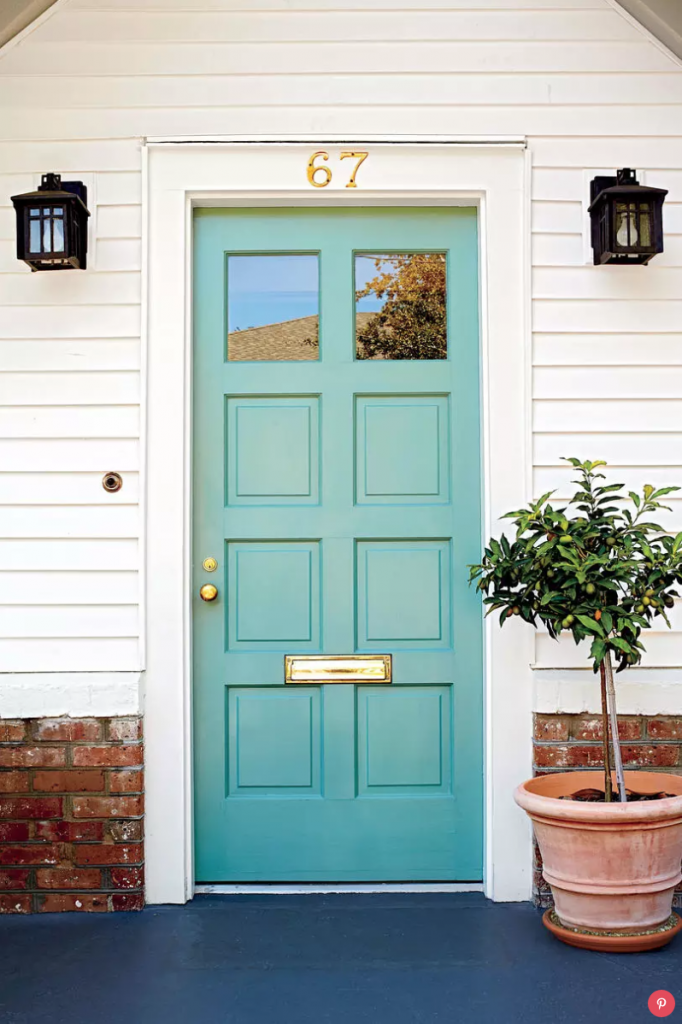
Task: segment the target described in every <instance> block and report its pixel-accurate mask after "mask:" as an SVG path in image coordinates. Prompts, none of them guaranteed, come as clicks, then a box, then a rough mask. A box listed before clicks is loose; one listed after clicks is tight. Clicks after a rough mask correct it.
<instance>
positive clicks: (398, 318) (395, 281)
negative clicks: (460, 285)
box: [355, 252, 448, 359]
mask: <svg viewBox="0 0 682 1024" xmlns="http://www.w3.org/2000/svg"><path fill="white" fill-rule="evenodd" d="M445 267H446V260H445V253H442V252H436V253H423V252H417V253H358V254H357V255H356V256H355V355H356V358H357V359H446V358H447V354H448V338H447V316H446V293H445Z"/></svg>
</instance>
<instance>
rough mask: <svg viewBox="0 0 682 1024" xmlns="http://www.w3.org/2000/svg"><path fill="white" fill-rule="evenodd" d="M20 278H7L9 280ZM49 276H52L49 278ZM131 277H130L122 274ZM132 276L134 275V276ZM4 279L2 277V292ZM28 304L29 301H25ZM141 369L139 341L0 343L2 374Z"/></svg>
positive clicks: (81, 339) (85, 340)
mask: <svg viewBox="0 0 682 1024" xmlns="http://www.w3.org/2000/svg"><path fill="white" fill-rule="evenodd" d="M10 276H14V277H16V276H17V275H9V274H8V275H7V277H10ZM45 276H46V277H49V275H48V274H46V275H45ZM121 276H125V277H127V276H128V275H127V274H126V275H121ZM130 276H132V275H130ZM3 283H4V277H3V275H2V274H0V290H2V287H3ZM24 301H25V299H24ZM37 366H39V367H40V368H41V371H42V372H46V371H48V370H67V371H73V370H78V371H82V370H139V368H140V339H139V338H107V339H106V340H102V339H101V338H96V339H94V338H78V339H77V340H72V339H63V338H60V339H59V340H58V341H45V340H43V341H27V340H26V339H25V338H22V339H21V340H19V341H17V340H12V341H7V340H4V341H0V372H4V371H7V372H19V371H22V370H23V371H26V370H33V369H35V368H36V367H37Z"/></svg>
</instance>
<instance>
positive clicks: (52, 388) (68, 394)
mask: <svg viewBox="0 0 682 1024" xmlns="http://www.w3.org/2000/svg"><path fill="white" fill-rule="evenodd" d="M139 400H140V375H139V373H137V372H136V371H135V372H131V373H120V372H114V371H113V370H112V371H109V372H106V373H104V372H102V373H86V372H80V373H64V372H59V371H56V370H55V371H51V372H50V373H38V372H35V373H3V375H2V377H0V406H4V405H15V406H16V405H39V404H40V403H41V402H44V403H45V405H51V406H56V405H68V406H74V405H89V406H92V405H99V404H102V405H136V404H137V403H138V402H139Z"/></svg>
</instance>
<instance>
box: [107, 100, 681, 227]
mask: <svg viewBox="0 0 682 1024" xmlns="http://www.w3.org/2000/svg"><path fill="white" fill-rule="evenodd" d="M680 110H681V111H682V107H681V108H680ZM141 234H142V212H141V207H140V206H123V205H118V206H102V207H101V208H100V210H99V212H98V215H97V237H98V238H139V237H140V235H141Z"/></svg>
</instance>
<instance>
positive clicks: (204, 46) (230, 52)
mask: <svg viewBox="0 0 682 1024" xmlns="http://www.w3.org/2000/svg"><path fill="white" fill-rule="evenodd" d="M349 20H350V21H351V22H352V21H353V20H354V19H352V18H351V19H349ZM401 20H402V19H397V21H396V22H394V24H398V23H399V22H400V21H401ZM268 21H269V18H261V22H260V23H261V26H265V25H267V23H268ZM348 31H349V33H350V31H351V30H350V29H349V30H348ZM399 31H400V30H399V29H398V28H395V29H394V33H395V35H397V34H398V33H399ZM328 32H329V35H331V32H332V30H331V29H329V30H328ZM266 35H267V36H268V37H269V38H268V39H267V41H264V42H262V43H256V42H242V43H234V42H232V41H224V42H219V43H216V42H205V43H163V42H159V41H157V42H155V43H147V44H145V45H143V46H141V45H133V46H131V45H129V44H126V43H123V42H121V43H118V44H117V43H115V42H114V43H103V42H101V41H100V42H97V43H89V44H87V45H84V44H82V43H60V44H56V43H41V42H39V41H37V40H35V39H34V40H33V41H32V43H31V45H30V46H24V47H14V48H13V49H12V50H10V51H9V52H8V53H7V54H6V56H5V58H4V60H3V65H4V67H3V70H4V71H5V72H6V73H7V74H10V75H22V74H23V75H36V74H43V75H59V74H60V73H61V72H63V71H64V70H65V69H67V70H69V71H71V70H72V69H73V67H74V66H75V65H74V62H75V61H77V62H78V64H79V65H80V67H81V70H82V72H83V74H86V75H96V74H106V75H124V74H126V72H127V73H128V74H131V75H146V74H156V75H172V74H176V75H190V74H193V73H197V72H198V73H201V74H208V75H215V74H221V73H222V74H225V73H231V74H239V73H241V74H244V73H252V72H253V69H254V67H257V66H259V63H262V65H263V66H264V67H267V68H268V70H269V71H270V72H271V73H279V74H287V73H290V72H291V73H298V74H301V73H311V74H312V73H317V74H321V73H326V74H343V73H344V72H348V71H349V70H353V71H356V72H364V73H366V74H367V73H379V72H389V73H390V72H393V73H395V71H396V69H398V70H399V71H402V72H408V73H412V72H414V73H425V72H429V73H447V72H449V71H450V70H454V69H456V70H458V71H459V72H460V73H461V72H470V73H480V72H481V71H490V72H493V73H500V72H513V71H515V70H518V69H523V71H524V72H525V73H538V72H547V73H550V74H554V73H557V72H568V73H575V74H579V73H589V72H590V70H591V69H592V68H599V70H600V71H601V72H607V73H609V72H620V73H626V74H627V73H628V72H630V73H632V74H636V73H650V72H662V73H670V71H671V68H672V62H671V60H670V59H669V58H668V57H667V56H666V55H665V54H664V53H662V52H661V51H660V50H658V49H657V48H656V47H654V46H650V45H647V44H644V43H638V42H621V41H616V42H613V43H611V44H606V41H592V40H589V41H587V42H579V41H575V40H568V41H566V42H555V41H542V40H534V41H533V42H520V41H517V40H512V41H510V42H500V41H484V40H480V41H478V42H450V41H446V42H442V41H428V42H425V43H424V45H421V46H415V45H414V44H413V43H410V42H408V41H402V40H401V41H388V42H382V41H381V39H376V40H372V41H370V42H362V41H358V40H357V39H355V40H346V41H345V42H338V41H329V39H325V40H323V41H316V40H310V41H309V42H306V43H300V42H289V43H287V44H286V45H284V43H282V42H279V43H278V42H274V41H270V39H271V36H270V33H269V32H268V31H267V30H266ZM310 42H313V43H314V44H315V45H313V46H311V45H310ZM375 129H376V126H375ZM543 155H544V154H543ZM83 159H84V157H81V158H80V163H81V166H85V164H84V163H83ZM118 159H119V165H118V166H116V167H113V168H111V169H112V170H129V169H130V168H129V166H126V163H125V153H124V152H122V153H121V154H120V155H119V157H118ZM4 164H5V161H2V162H0V168H2V167H3V165H4ZM554 165H555V166H556V165H557V163H556V162H554ZM575 165H576V166H577V164H575ZM657 165H658V166H661V167H663V166H666V165H665V163H661V162H660V161H657ZM6 166H7V170H8V171H10V170H11V168H10V166H9V163H8V162H7V163H6ZM549 166H552V164H550V165H549ZM569 166H570V165H569ZM677 166H679V165H677ZM23 169H24V168H23V167H21V168H19V170H23ZM27 169H31V170H33V168H32V167H30V168H27Z"/></svg>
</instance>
